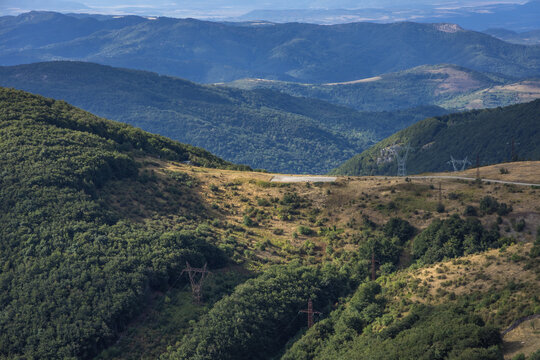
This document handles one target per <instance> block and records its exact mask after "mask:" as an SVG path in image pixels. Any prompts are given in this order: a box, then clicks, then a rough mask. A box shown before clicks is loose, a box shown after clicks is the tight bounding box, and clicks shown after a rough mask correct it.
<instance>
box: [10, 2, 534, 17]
mask: <svg viewBox="0 0 540 360" xmlns="http://www.w3.org/2000/svg"><path fill="white" fill-rule="evenodd" d="M523 2H525V0H502V1H497V0H491V1H490V0H455V1H434V0H412V1H411V0H360V1H358V0H357V1H355V0H275V1H267V0H235V1H231V0H208V1H204V0H200V1H197V0H0V12H1V13H2V14H4V15H7V14H12V15H13V14H17V13H20V12H23V11H28V10H52V11H61V12H90V13H105V14H137V15H165V16H175V17H185V16H195V17H197V16H202V17H204V16H210V17H211V16H224V17H226V16H237V15H241V14H244V13H246V12H248V11H250V10H254V9H307V8H311V9H314V8H317V9H321V8H322V9H359V8H371V7H373V8H381V7H385V8H386V7H392V8H393V7H397V8H407V7H409V6H413V4H414V6H419V5H420V6H421V5H441V6H445V7H446V6H457V7H461V6H468V5H480V4H491V3H523Z"/></svg>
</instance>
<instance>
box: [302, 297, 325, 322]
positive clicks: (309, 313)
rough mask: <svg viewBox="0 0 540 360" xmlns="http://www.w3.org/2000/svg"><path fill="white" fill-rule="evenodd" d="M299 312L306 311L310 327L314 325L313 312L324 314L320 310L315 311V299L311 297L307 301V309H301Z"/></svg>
mask: <svg viewBox="0 0 540 360" xmlns="http://www.w3.org/2000/svg"><path fill="white" fill-rule="evenodd" d="M299 312H302V313H306V314H307V327H308V329H309V328H311V327H312V326H313V314H319V315H320V314H322V312H320V311H314V310H313V301H311V299H309V300H308V303H307V309H304V310H300V311H299Z"/></svg>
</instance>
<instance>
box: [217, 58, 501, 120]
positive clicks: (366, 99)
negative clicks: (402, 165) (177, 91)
mask: <svg viewBox="0 0 540 360" xmlns="http://www.w3.org/2000/svg"><path fill="white" fill-rule="evenodd" d="M507 81H508V79H506V78H504V77H501V76H496V75H490V74H482V73H479V72H476V71H472V70H469V69H466V68H463V67H460V66H456V65H450V64H440V65H423V66H419V67H415V68H412V69H408V70H405V71H399V72H395V73H389V74H382V75H379V76H375V77H371V78H366V79H358V80H353V81H348V82H339V83H327V84H302V83H295V82H285V81H277V80H266V79H242V80H236V81H233V82H230V83H227V84H226V85H227V86H232V87H236V88H241V89H261V88H264V89H272V90H277V91H281V92H284V93H287V94H290V95H294V96H305V97H311V98H316V99H321V100H324V101H328V102H331V103H334V104H340V105H345V106H348V107H352V108H355V109H357V110H362V111H380V110H394V109H404V108H410V107H413V106H419V105H426V104H439V103H442V102H444V101H448V100H450V99H453V98H454V97H456V96H460V95H464V94H468V93H471V92H473V91H477V90H480V89H485V88H489V87H492V86H495V85H500V84H504V83H506V82H507ZM505 105H506V104H505Z"/></svg>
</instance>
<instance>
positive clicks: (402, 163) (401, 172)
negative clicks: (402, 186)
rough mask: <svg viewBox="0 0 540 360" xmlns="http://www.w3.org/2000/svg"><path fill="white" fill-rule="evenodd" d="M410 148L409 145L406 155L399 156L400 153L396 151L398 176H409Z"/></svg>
mask: <svg viewBox="0 0 540 360" xmlns="http://www.w3.org/2000/svg"><path fill="white" fill-rule="evenodd" d="M410 148H411V147H410V146H409V145H408V144H407V147H406V148H405V154H404V155H403V156H399V153H398V152H397V151H396V160H397V169H398V170H397V176H406V175H407V167H406V164H407V156H409V150H410Z"/></svg>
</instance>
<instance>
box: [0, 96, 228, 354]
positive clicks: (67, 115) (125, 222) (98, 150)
mask: <svg viewBox="0 0 540 360" xmlns="http://www.w3.org/2000/svg"><path fill="white" fill-rule="evenodd" d="M146 156H154V157H156V158H157V157H160V158H162V159H170V160H177V161H187V160H189V161H191V162H192V163H194V164H195V163H197V164H200V165H205V166H209V167H222V168H225V167H227V168H233V167H234V166H233V165H232V164H230V163H227V162H225V161H223V160H221V159H219V158H217V157H216V156H214V155H211V154H210V153H208V152H207V151H205V150H202V149H199V148H195V147H191V146H188V145H183V144H180V143H177V142H174V141H171V140H168V139H166V138H163V137H160V136H156V135H151V134H148V133H145V132H143V131H141V130H139V129H136V128H133V127H131V126H128V125H124V124H119V123H114V122H111V121H108V120H104V119H100V118H97V117H95V116H93V115H91V114H89V113H86V112H84V111H81V110H79V109H76V108H74V107H72V106H70V105H68V104H67V103H65V102H63V101H55V100H51V99H46V98H43V97H39V96H35V95H30V94H28V93H24V92H21V91H15V90H8V89H0V166H1V167H0V184H1V186H0V210H1V211H0V224H1V225H0V289H1V291H0V309H1V315H2V316H0V357H3V358H4V357H5V358H11V359H12V358H18V357H23V358H41V359H45V358H59V357H60V358H90V357H92V356H93V355H96V354H97V352H98V351H99V350H100V349H101V348H102V347H103V346H105V345H106V344H107V343H109V342H110V341H112V340H113V339H114V338H115V337H116V336H117V335H118V333H119V331H120V330H122V329H123V328H124V327H125V325H126V324H127V322H128V321H129V320H130V319H131V318H132V317H133V316H134V314H137V312H138V311H140V309H141V307H142V306H143V304H144V303H145V298H146V297H147V296H148V294H149V293H150V292H151V291H155V290H158V289H159V290H166V289H167V287H168V286H169V284H171V283H172V282H173V280H176V279H177V277H178V274H179V272H180V271H181V269H182V267H183V266H184V264H185V261H186V260H189V261H191V262H192V263H193V264H202V263H204V262H205V261H207V262H208V263H209V264H211V266H212V267H219V266H221V265H223V264H225V263H226V262H227V258H226V257H225V256H224V254H223V253H222V252H221V251H219V250H218V249H217V248H215V247H214V246H213V245H212V244H210V243H208V242H207V241H206V237H205V236H204V235H203V234H201V233H200V232H197V231H196V230H195V229H196V224H197V221H198V220H197V219H201V218H204V217H205V210H204V207H202V206H201V203H200V201H199V200H197V197H196V195H195V194H194V193H193V192H192V191H191V190H190V182H189V181H190V179H189V177H187V176H185V177H181V176H179V177H176V178H175V179H173V178H171V179H168V180H167V179H164V180H162V181H158V180H157V178H156V177H155V175H153V174H151V173H148V172H145V171H139V168H140V166H141V164H140V163H139V162H138V161H137V160H136V158H138V157H146ZM117 183H121V184H122V188H123V191H127V190H128V189H132V190H133V191H135V192H136V194H134V195H135V196H136V197H137V198H138V201H139V203H145V201H144V199H145V198H148V197H150V198H151V199H150V200H147V201H146V203H147V206H146V207H144V206H141V205H138V206H136V207H139V209H138V211H139V213H138V217H139V218H140V217H141V216H143V215H147V216H150V217H151V216H152V215H153V214H158V213H160V212H163V211H168V212H169V213H170V214H171V218H170V221H171V222H166V221H163V220H161V221H153V222H151V223H145V222H139V221H134V219H133V218H132V217H131V216H129V217H128V216H126V213H125V211H122V210H121V209H122V208H126V207H127V208H129V207H130V206H132V205H133V204H129V200H128V199H125V198H124V199H121V202H122V204H121V205H120V206H113V203H112V198H114V197H115V196H116V195H117V193H118V190H114V189H115V187H114V184H117ZM170 189H172V190H170ZM157 199H163V200H160V201H158V202H157V203H156V200H157ZM156 205H157V206H156Z"/></svg>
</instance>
